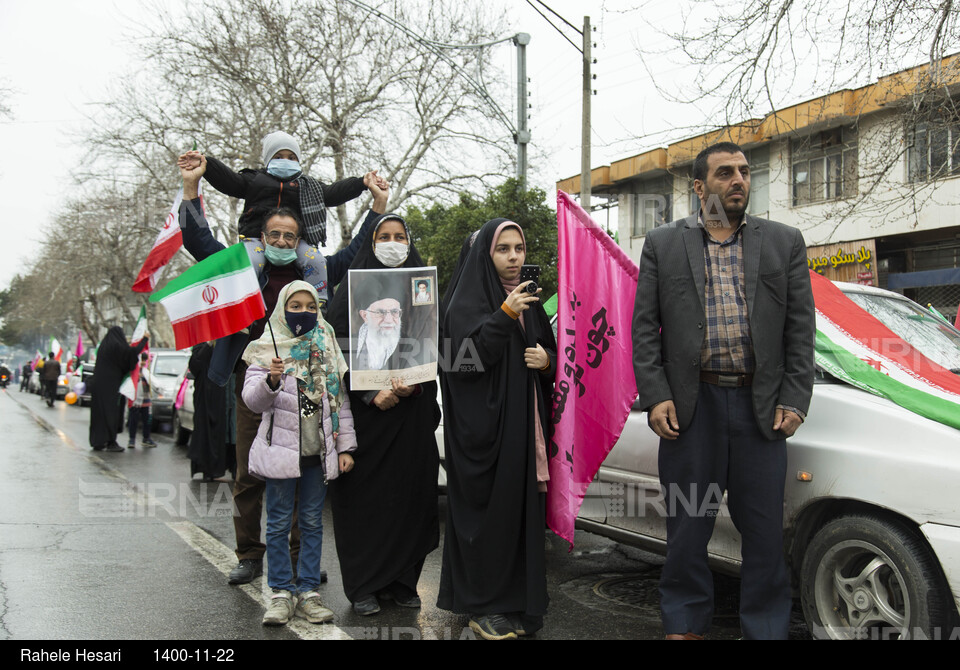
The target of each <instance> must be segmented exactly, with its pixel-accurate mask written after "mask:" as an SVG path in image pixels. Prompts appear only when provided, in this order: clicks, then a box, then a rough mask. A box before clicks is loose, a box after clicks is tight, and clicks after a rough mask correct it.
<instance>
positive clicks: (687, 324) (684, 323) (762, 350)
mask: <svg viewBox="0 0 960 670" xmlns="http://www.w3.org/2000/svg"><path fill="white" fill-rule="evenodd" d="M741 234H742V235H743V263H744V279H745V283H746V296H747V314H748V318H749V321H750V335H751V337H752V339H753V349H754V355H755V357H756V370H755V371H754V380H753V409H754V414H755V415H756V418H757V423H758V425H759V428H760V431H761V432H762V433H763V434H764V435H765V436H766V437H767V438H768V439H776V438H779V437H782V435H777V434H776V433H774V431H773V420H774V411H775V409H776V406H777V405H778V404H782V405H786V406H789V407H794V408H796V409H799V410H800V411H802V412H804V413H806V412H807V410H808V408H809V406H810V395H811V393H812V391H813V373H814V358H813V347H814V339H815V337H816V319H815V315H814V306H813V294H812V293H811V291H810V275H809V271H808V270H807V253H806V246H805V245H804V242H803V236H802V235H801V234H800V231H799V230H797V229H796V228H793V227H790V226H786V225H784V224H782V223H777V222H775V221H767V220H765V219H758V218H755V217H752V216H747V218H746V225H745V226H744V229H743V231H741ZM703 253H704V252H703V232H702V230H701V228H700V227H699V226H698V225H697V215H696V214H695V215H693V216H689V217H687V218H686V219H681V220H679V221H674V222H673V223H669V224H666V225H664V226H660V227H659V228H655V229H654V230H652V231H650V233H649V234H648V235H647V239H646V242H645V243H644V245H643V253H642V254H641V258H640V276H639V279H638V281H637V297H636V303H635V305H634V312H633V369H634V374H635V375H636V380H637V390H638V392H639V394H640V398H639V402H640V406H641V407H644V408H647V409H649V408H651V407H652V406H653V405H655V404H656V403H658V402H661V401H663V400H673V402H674V405H675V406H676V409H677V419H678V421H679V423H680V430H681V431H682V430H684V429H685V428H686V427H688V426H689V425H690V421H691V419H692V418H693V412H694V409H695V408H696V404H697V392H698V388H699V384H700V349H701V346H702V345H703V338H704V326H705V320H706V317H705V308H704V285H705V282H706V278H705V275H706V269H705V266H704V259H703ZM661 329H662V330H661Z"/></svg>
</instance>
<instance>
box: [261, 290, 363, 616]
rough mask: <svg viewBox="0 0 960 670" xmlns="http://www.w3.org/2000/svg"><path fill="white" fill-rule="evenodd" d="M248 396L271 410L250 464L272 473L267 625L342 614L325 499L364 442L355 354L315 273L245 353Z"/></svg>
mask: <svg viewBox="0 0 960 670" xmlns="http://www.w3.org/2000/svg"><path fill="white" fill-rule="evenodd" d="M243 360H244V362H245V363H246V364H247V366H248V367H247V372H246V377H245V379H244V383H243V401H244V403H245V404H246V405H247V407H249V408H250V410H251V411H253V412H256V413H258V414H261V415H262V420H261V421H260V427H259V430H258V432H257V436H256V438H255V439H254V441H253V445H252V446H251V448H250V456H249V462H248V467H249V470H250V473H251V474H252V475H254V476H256V477H259V478H261V479H263V480H265V481H266V508H267V537H266V540H267V542H266V544H267V568H268V569H267V584H268V585H269V586H270V588H271V589H272V590H273V593H272V595H271V596H270V601H269V604H268V606H267V611H266V613H265V614H264V616H263V623H264V625H274V626H277V625H283V624H286V623H287V622H288V621H289V620H290V619H291V618H292V617H293V616H294V614H296V615H297V616H300V617H303V618H305V619H306V620H307V621H309V622H310V623H323V622H325V621H330V620H332V619H333V612H331V611H330V610H329V609H327V608H326V607H324V605H323V603H322V602H321V600H320V594H319V593H318V592H317V589H318V588H319V587H320V581H321V574H320V553H321V548H322V544H323V518H322V515H323V502H324V498H325V497H326V492H327V482H328V481H329V480H332V479H336V478H337V476H339V474H340V473H341V472H349V471H350V470H351V469H352V468H353V457H352V456H351V455H350V454H349V453H348V452H350V451H353V450H355V449H356V448H357V439H356V436H355V434H354V429H353V415H352V414H351V412H350V400H349V398H348V396H347V392H346V388H344V386H343V375H344V373H345V372H346V371H347V363H346V361H345V360H344V358H343V354H342V353H341V352H340V347H339V346H338V345H337V339H336V336H335V335H334V333H333V327H332V326H331V325H330V324H329V323H327V322H326V321H324V320H323V319H322V318H320V298H319V296H318V294H317V291H316V289H314V288H313V286H311V285H310V284H308V283H307V282H305V281H300V280H297V281H293V282H291V283H289V284H287V285H286V286H284V287H283V288H282V289H281V290H280V295H279V296H278V297H277V304H276V307H275V308H274V310H273V314H271V316H270V320H269V321H268V327H267V329H266V331H265V332H264V333H263V335H261V336H260V338H259V339H257V340H255V341H253V342H251V343H250V344H249V345H248V346H247V349H246V351H245V352H244V354H243ZM295 507H296V508H297V516H298V525H299V527H300V556H299V560H298V561H297V572H296V577H294V574H293V572H292V567H291V561H290V547H289V543H288V537H289V535H290V529H291V524H292V522H293V517H294V509H295Z"/></svg>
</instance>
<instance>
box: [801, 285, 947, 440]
mask: <svg viewBox="0 0 960 670" xmlns="http://www.w3.org/2000/svg"><path fill="white" fill-rule="evenodd" d="M810 283H811V286H812V289H813V299H814V302H815V303H816V307H817V343H816V352H815V355H816V360H817V365H819V366H820V367H821V368H823V369H824V370H825V371H826V372H828V373H829V374H831V375H833V376H834V377H836V378H837V379H840V380H841V381H845V382H847V383H848V384H851V385H852V386H856V387H857V388H860V389H863V390H864V391H868V392H870V393H873V394H874V395H879V396H882V397H884V398H887V399H889V400H892V401H893V402H895V403H896V404H898V405H900V406H901V407H904V408H906V409H908V410H910V411H911V412H914V413H916V414H919V415H920V416H924V417H926V418H928V419H932V420H933V421H937V422H939V423H942V424H945V425H947V426H951V427H953V428H958V429H960V377H957V375H955V374H953V373H952V372H950V371H949V370H947V369H946V368H944V367H942V366H940V365H938V364H937V363H935V362H933V361H931V360H930V359H929V358H927V357H926V356H924V355H923V354H922V353H920V352H919V351H917V350H916V349H914V348H913V347H912V346H911V345H910V344H908V343H907V342H906V341H904V340H903V339H902V338H900V337H899V336H898V335H896V334H895V333H894V332H893V331H891V330H890V329H889V328H887V326H886V325H884V324H883V323H882V322H881V321H880V320H879V319H877V318H876V317H874V316H873V315H872V314H869V313H867V311H866V310H863V309H861V308H860V307H859V306H857V305H856V304H855V303H854V302H853V301H852V300H850V298H848V297H847V296H845V295H844V294H843V292H842V291H840V289H838V288H837V287H836V286H834V285H833V283H832V282H831V281H829V280H828V279H825V278H824V277H821V276H820V275H818V274H817V273H815V272H813V271H811V272H810Z"/></svg>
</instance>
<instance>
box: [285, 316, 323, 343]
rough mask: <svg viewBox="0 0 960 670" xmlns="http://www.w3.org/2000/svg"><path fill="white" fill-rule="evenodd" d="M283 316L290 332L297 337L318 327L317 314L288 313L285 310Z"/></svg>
mask: <svg viewBox="0 0 960 670" xmlns="http://www.w3.org/2000/svg"><path fill="white" fill-rule="evenodd" d="M283 315H284V317H285V318H286V319H287V325H288V326H290V330H291V331H293V334H294V335H296V336H297V337H299V336H300V335H304V334H306V333H309V332H310V331H311V330H313V329H314V328H316V327H317V313H316V312H288V311H286V310H284V312H283Z"/></svg>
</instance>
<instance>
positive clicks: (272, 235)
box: [265, 230, 297, 243]
mask: <svg viewBox="0 0 960 670" xmlns="http://www.w3.org/2000/svg"><path fill="white" fill-rule="evenodd" d="M265 237H266V238H267V239H268V240H270V241H271V242H278V241H279V240H280V238H283V241H284V242H290V243H293V242H296V241H297V236H296V235H294V234H293V233H281V232H280V231H279V230H271V231H270V232H269V233H267V234H266V235H265Z"/></svg>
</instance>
